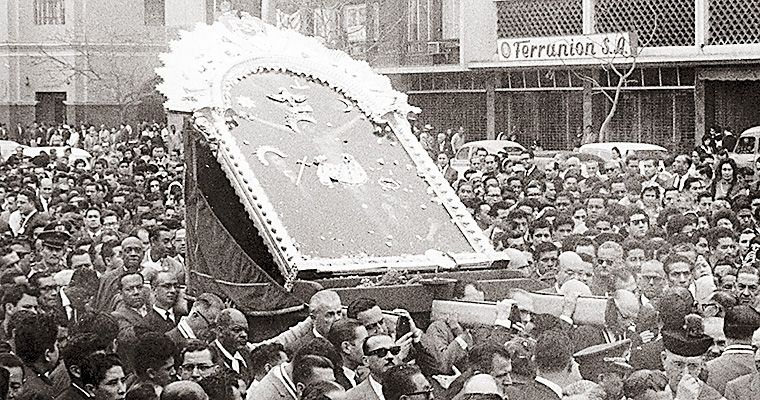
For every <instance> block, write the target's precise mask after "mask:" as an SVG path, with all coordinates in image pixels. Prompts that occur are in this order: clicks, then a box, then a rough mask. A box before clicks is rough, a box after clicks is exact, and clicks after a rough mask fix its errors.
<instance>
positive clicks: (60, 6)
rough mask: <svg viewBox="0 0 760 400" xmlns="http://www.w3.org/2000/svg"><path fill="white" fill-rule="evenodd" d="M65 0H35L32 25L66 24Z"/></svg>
mask: <svg viewBox="0 0 760 400" xmlns="http://www.w3.org/2000/svg"><path fill="white" fill-rule="evenodd" d="M65 2H66V0H35V1H34V23H35V24H36V25H63V24H65V23H66V10H65V8H64V3H65Z"/></svg>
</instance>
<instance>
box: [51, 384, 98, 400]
mask: <svg viewBox="0 0 760 400" xmlns="http://www.w3.org/2000/svg"><path fill="white" fill-rule="evenodd" d="M91 398H92V397H90V395H89V394H87V393H85V392H82V391H81V390H80V389H79V388H77V387H75V386H73V385H72V386H69V387H68V388H67V389H66V390H64V392H63V393H61V394H60V395H59V396H58V397H56V398H55V400H88V399H91Z"/></svg>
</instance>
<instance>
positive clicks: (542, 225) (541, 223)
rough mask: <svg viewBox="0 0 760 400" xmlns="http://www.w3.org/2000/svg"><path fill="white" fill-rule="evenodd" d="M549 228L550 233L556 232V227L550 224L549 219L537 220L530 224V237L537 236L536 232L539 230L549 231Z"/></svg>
mask: <svg viewBox="0 0 760 400" xmlns="http://www.w3.org/2000/svg"><path fill="white" fill-rule="evenodd" d="M547 228H548V229H549V233H552V232H554V227H553V226H552V223H551V222H549V220H548V219H544V218H541V219H537V220H535V221H533V222H532V223H531V224H530V229H529V231H530V235H531V236H533V234H535V233H536V230H538V229H547Z"/></svg>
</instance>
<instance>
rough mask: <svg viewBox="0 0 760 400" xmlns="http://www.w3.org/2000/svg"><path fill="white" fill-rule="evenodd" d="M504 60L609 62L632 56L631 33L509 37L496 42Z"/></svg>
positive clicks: (500, 55) (500, 56)
mask: <svg viewBox="0 0 760 400" xmlns="http://www.w3.org/2000/svg"><path fill="white" fill-rule="evenodd" d="M497 45H498V46H497V47H498V53H499V59H500V60H502V61H510V62H515V61H542V60H584V59H585V60H594V59H597V60H599V61H609V60H610V59H612V58H615V57H620V58H624V57H629V56H631V54H632V53H633V47H634V44H632V43H631V35H630V34H629V33H603V34H594V35H578V36H559V37H536V38H509V39H499V40H498V41H497Z"/></svg>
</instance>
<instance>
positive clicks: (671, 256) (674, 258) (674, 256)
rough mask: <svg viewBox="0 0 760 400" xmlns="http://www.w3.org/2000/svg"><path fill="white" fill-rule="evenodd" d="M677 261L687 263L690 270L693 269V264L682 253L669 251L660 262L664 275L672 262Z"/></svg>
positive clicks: (676, 262)
mask: <svg viewBox="0 0 760 400" xmlns="http://www.w3.org/2000/svg"><path fill="white" fill-rule="evenodd" d="M679 263H683V264H686V265H688V266H689V269H690V270H693V269H694V265H693V264H692V263H691V260H689V259H688V258H686V257H684V256H682V255H678V254H675V253H671V254H669V255H668V256H667V257H665V261H663V262H662V269H663V270H664V271H665V274H666V275H669V274H670V268H671V267H672V266H673V265H674V264H679Z"/></svg>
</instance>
